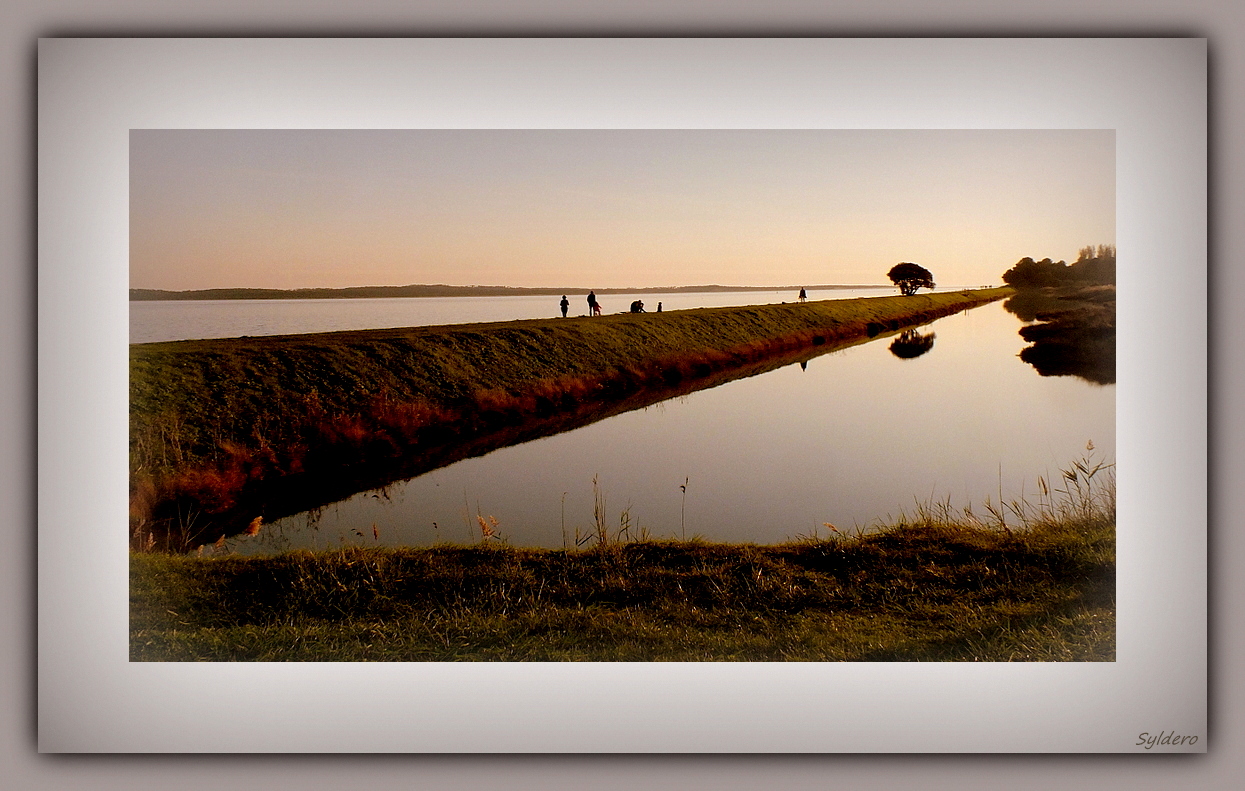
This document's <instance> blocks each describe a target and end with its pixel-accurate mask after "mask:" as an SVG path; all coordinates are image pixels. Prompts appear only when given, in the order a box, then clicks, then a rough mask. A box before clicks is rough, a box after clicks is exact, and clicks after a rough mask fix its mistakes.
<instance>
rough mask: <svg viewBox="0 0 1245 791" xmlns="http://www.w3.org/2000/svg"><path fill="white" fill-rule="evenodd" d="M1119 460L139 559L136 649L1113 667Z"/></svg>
mask: <svg viewBox="0 0 1245 791" xmlns="http://www.w3.org/2000/svg"><path fill="white" fill-rule="evenodd" d="M1113 480H1114V477H1113V470H1112V469H1111V468H1110V466H1109V465H1103V464H1101V463H1093V462H1091V461H1089V460H1083V461H1082V462H1078V463H1077V464H1076V465H1074V466H1073V467H1072V468H1070V469H1069V470H1068V471H1067V472H1066V473H1065V475H1064V478H1063V484H1062V486H1063V488H1062V489H1061V490H1059V491H1057V492H1054V493H1051V491H1050V488H1049V487H1047V486H1043V492H1044V496H1043V498H1042V499H1041V500H1040V501H1039V502H1037V503H1036V504H1027V503H1010V504H1007V505H998V504H994V505H989V504H987V512H988V513H987V514H986V515H984V517H979V516H977V515H975V514H973V513H971V512H970V511H965V512H962V513H952V512H951V509H950V508H948V507H945V505H944V506H942V507H930V508H925V509H922V510H921V511H920V512H919V513H917V514H916V515H915V516H914V517H911V518H905V519H903V520H902V521H901V522H900V523H898V524H895V525H892V526H890V527H889V528H887V529H885V530H882V531H880V532H878V533H873V534H865V535H861V536H853V537H845V536H840V535H836V534H832V535H831V537H829V538H807V539H805V540H802V541H798V542H794V543H791V544H786V545H780V546H753V545H720V544H706V543H700V542H695V541H692V542H673V541H669V542H666V541H657V542H655V541H635V542H617V541H611V540H609V539H608V537H607V538H606V540H604V541H602V542H601V543H598V544H597V545H596V546H594V547H592V548H590V549H587V550H576V551H566V550H528V549H515V548H510V547H506V546H497V545H494V544H487V545H484V544H482V545H481V546H477V547H467V546H460V547H446V546H443V547H433V548H427V549H368V548H347V549H342V550H337V551H330V552H319V553H309V552H294V553H288V554H283V555H278V556H275V557H267V558H246V557H238V556H223V557H205V558H201V557H195V556H186V555H172V554H163V553H132V554H131V566H130V568H131V586H130V591H131V593H130V596H131V604H130V610H131V619H130V628H131V639H130V652H131V658H132V659H133V660H135V661H447V660H498V661H560V660H588V661H663V660H672V661H732V660H733V661H784V660H809V661H1113V660H1114V658H1115V505H1114V485H1113Z"/></svg>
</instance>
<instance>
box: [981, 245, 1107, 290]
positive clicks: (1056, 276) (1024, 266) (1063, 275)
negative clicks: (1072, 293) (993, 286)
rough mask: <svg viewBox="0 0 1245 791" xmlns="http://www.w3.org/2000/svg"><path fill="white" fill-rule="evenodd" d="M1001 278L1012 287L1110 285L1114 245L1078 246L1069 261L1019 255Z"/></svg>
mask: <svg viewBox="0 0 1245 791" xmlns="http://www.w3.org/2000/svg"><path fill="white" fill-rule="evenodd" d="M1003 282H1004V283H1006V284H1007V285H1009V286H1013V287H1015V288H1045V287H1060V286H1089V285H1114V284H1115V245H1112V244H1100V245H1098V246H1097V247H1092V246H1091V247H1082V248H1081V251H1080V254H1079V255H1078V256H1077V259H1076V261H1075V262H1073V263H1072V264H1068V263H1066V262H1064V261H1052V260H1050V259H1049V258H1043V259H1042V260H1041V261H1034V260H1033V259H1032V258H1022V259H1020V261H1019V262H1018V263H1017V264H1016V265H1015V266H1013V267H1012V268H1011V269H1009V270H1007V271H1006V272H1004V273H1003Z"/></svg>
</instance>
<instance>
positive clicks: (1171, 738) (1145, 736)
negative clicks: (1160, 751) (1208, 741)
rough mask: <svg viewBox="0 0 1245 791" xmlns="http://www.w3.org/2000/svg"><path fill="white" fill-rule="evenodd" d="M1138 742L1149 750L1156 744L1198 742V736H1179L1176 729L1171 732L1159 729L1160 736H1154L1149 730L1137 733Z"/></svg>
mask: <svg viewBox="0 0 1245 791" xmlns="http://www.w3.org/2000/svg"><path fill="white" fill-rule="evenodd" d="M1136 744H1137V745H1138V746H1139V745H1143V744H1144V745H1145V746H1146V749H1147V750H1149V749H1150V748H1151V747H1153V746H1154V745H1156V744H1171V745H1176V744H1197V737H1196V736H1178V735H1177V734H1176V732H1175V731H1172V732H1171V733H1168V732H1167V731H1159V735H1158V736H1152V735H1150V732H1149V731H1145V732H1144V733H1140V734H1138V735H1137V742H1136Z"/></svg>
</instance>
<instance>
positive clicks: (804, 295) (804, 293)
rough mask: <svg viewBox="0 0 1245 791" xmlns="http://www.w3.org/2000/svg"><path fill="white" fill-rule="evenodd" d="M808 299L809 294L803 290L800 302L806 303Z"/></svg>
mask: <svg viewBox="0 0 1245 791" xmlns="http://www.w3.org/2000/svg"><path fill="white" fill-rule="evenodd" d="M807 299H808V292H807V291H805V290H804V289H803V288H801V289H800V301H801V302H804V301H805V300H807Z"/></svg>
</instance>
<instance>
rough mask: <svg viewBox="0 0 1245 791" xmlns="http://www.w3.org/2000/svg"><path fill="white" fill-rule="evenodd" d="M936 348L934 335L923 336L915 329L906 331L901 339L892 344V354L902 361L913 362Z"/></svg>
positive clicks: (900, 336) (900, 335)
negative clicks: (912, 360)
mask: <svg viewBox="0 0 1245 791" xmlns="http://www.w3.org/2000/svg"><path fill="white" fill-rule="evenodd" d="M932 348H934V333H932V332H930V333H926V334H924V335H922V334H921V333H919V332H917V331H916V330H915V329H912V330H904V331H903V332H902V333H900V334H899V337H898V338H896V339H895V340H894V341H892V342H891V354H893V355H895V356H896V357H898V358H900V359H901V360H911V359H913V358H915V357H920V356H921V355H922V354H925V353H926V352H927V351H929V350H930V349H932Z"/></svg>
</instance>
